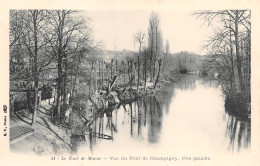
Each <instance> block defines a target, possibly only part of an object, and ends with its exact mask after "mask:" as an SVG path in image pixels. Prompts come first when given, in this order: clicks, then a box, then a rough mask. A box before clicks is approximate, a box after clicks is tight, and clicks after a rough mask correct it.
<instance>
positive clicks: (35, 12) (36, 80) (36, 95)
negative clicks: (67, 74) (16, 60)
mask: <svg viewBox="0 0 260 166" xmlns="http://www.w3.org/2000/svg"><path fill="white" fill-rule="evenodd" d="M37 12H38V11H37V10H34V11H33V25H34V27H33V28H34V29H33V31H34V59H33V75H34V90H35V100H34V112H33V118H32V125H33V126H34V125H35V124H36V118H37V111H38V82H39V81H38V66H37V65H38V63H37V58H38V36H37V32H38V30H37V29H38V28H37Z"/></svg>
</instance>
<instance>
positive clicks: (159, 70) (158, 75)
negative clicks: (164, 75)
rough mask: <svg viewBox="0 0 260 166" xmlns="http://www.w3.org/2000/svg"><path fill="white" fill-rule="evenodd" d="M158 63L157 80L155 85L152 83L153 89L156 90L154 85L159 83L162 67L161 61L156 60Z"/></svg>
mask: <svg viewBox="0 0 260 166" xmlns="http://www.w3.org/2000/svg"><path fill="white" fill-rule="evenodd" d="M158 63H159V69H158V74H157V78H156V80H155V83H154V87H153V88H154V89H155V88H156V85H157V83H158V81H159V77H160V72H161V66H162V60H161V59H160V60H158Z"/></svg>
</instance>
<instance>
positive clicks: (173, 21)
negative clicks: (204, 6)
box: [84, 10, 212, 54]
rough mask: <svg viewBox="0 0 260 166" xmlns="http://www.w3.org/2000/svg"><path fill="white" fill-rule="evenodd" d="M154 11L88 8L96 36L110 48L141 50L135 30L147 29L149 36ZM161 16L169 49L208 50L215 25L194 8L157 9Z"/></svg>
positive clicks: (87, 13) (162, 27) (172, 51)
mask: <svg viewBox="0 0 260 166" xmlns="http://www.w3.org/2000/svg"><path fill="white" fill-rule="evenodd" d="M151 12H152V11H133V10H131V11H130V10H129V11H127V10H113V11H86V12H84V13H85V14H86V15H87V16H88V17H90V18H91V26H92V28H93V32H94V38H95V40H97V41H102V43H103V44H104V46H105V49H108V50H115V48H116V50H122V49H127V50H138V45H136V46H135V45H134V37H133V36H134V34H135V33H136V32H138V31H142V32H145V34H146V38H147V32H148V25H149V16H150V14H151ZM155 12H157V14H158V15H159V18H160V27H161V31H162V34H163V41H164V46H165V43H166V40H169V44H170V52H171V53H176V52H180V51H188V52H193V53H196V54H205V53H206V51H203V50H201V47H202V45H203V43H205V41H206V40H207V38H208V36H210V34H211V33H212V27H208V26H207V24H203V21H202V20H199V19H196V17H195V16H192V11H155Z"/></svg>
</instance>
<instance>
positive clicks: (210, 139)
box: [75, 75, 251, 156]
mask: <svg viewBox="0 0 260 166" xmlns="http://www.w3.org/2000/svg"><path fill="white" fill-rule="evenodd" d="M92 132H93V134H91V135H89V136H87V137H86V141H84V142H83V143H78V144H76V145H75V146H77V147H76V148H75V149H76V152H77V153H88V152H89V151H91V154H113V153H117V154H118V153H119V152H120V153H122V154H127V153H129V154H148V153H158V154H160V153H162V152H163V153H164V155H165V154H167V153H169V154H173V153H178V154H194V153H196V154H199V155H204V156H205V155H206V154H209V153H210V154H211V153H222V154H223V153H228V154H229V153H242V152H247V151H248V150H249V149H250V142H251V124H250V122H249V121H245V120H241V119H239V118H236V117H234V116H232V115H229V114H228V113H227V112H226V111H225V108H224V96H223V94H222V91H221V87H220V86H218V85H217V84H215V83H214V82H211V81H209V80H207V79H206V78H202V77H199V76H194V75H187V76H183V77H182V78H181V80H180V81H178V82H177V83H166V84H165V86H164V87H162V88H161V91H160V92H159V93H158V94H157V95H156V96H146V97H143V98H140V99H139V100H138V101H135V102H133V103H132V104H125V105H120V106H119V108H118V109H115V110H113V111H112V112H109V113H104V114H103V115H101V116H100V117H97V118H96V119H95V121H94V122H93V131H92Z"/></svg>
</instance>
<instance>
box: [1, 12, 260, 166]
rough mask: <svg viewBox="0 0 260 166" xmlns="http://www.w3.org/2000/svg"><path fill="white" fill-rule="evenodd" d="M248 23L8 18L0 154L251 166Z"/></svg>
mask: <svg viewBox="0 0 260 166" xmlns="http://www.w3.org/2000/svg"><path fill="white" fill-rule="evenodd" d="M6 11H7V10H6ZM6 15H7V14H6ZM252 15H253V12H252V10H251V9H250V8H244V9H243V8H235V9H233V8H230V9H210V8H209V9H208V10H207V9H206V10H205V9H196V8H195V9H189V10H157V9H149V10H148V9H146V10H140V9H132V10H112V9H109V10H108V9H105V10H100V9H96V10H87V9H81V8H79V9H67V8H58V9H56V8H55V9H45V8H42V9H40V8H28V9H24V8H10V9H8V16H9V18H8V19H7V22H8V24H9V25H8V32H6V33H8V37H9V38H6V39H5V40H6V43H5V44H6V45H8V46H7V47H8V49H9V50H8V53H9V55H6V56H7V58H8V63H9V64H8V66H7V67H6V71H7V73H8V78H9V79H8V87H6V89H8V92H9V94H8V96H5V98H6V99H8V100H7V101H9V103H5V104H4V105H3V109H4V115H5V113H6V114H8V116H4V122H8V123H9V125H8V126H5V125H4V127H6V128H5V129H3V130H4V137H5V136H8V137H7V138H8V143H7V144H8V148H9V150H8V151H9V152H8V153H10V156H17V158H19V160H21V159H24V160H25V159H30V158H35V161H37V160H38V161H46V164H44V163H41V164H43V165H47V163H50V164H51V165H52V164H54V165H55V163H52V162H60V163H61V164H63V162H64V164H65V165H66V164H68V165H78V164H80V165H89V164H91V165H92V164H93V165H98V164H100V163H102V165H104V164H106V165H110V164H111V165H115V164H113V162H116V161H118V163H116V164H119V162H120V164H119V165H122V164H124V165H139V164H137V163H138V162H140V163H142V164H141V165H219V164H220V165H228V166H230V165H245V164H246V163H249V164H248V165H255V164H256V163H251V164H250V161H248V160H250V156H251V155H252V151H254V150H255V149H258V150H259V147H258V146H259V145H258V144H253V141H251V140H252V139H253V138H254V136H253V134H252V130H251V129H252V125H251V122H252V121H251V119H253V118H256V117H253V115H254V113H253V111H252V114H251V106H252V100H253V99H252V95H251V92H252V89H253V88H252V79H253V77H251V73H252V72H251V71H252V67H251V62H252V59H251V52H252V51H251V50H252V49H251V48H252V47H251V43H252V42H251V29H252V28H251V17H252ZM252 63H253V62H252ZM255 90H256V89H255ZM255 90H254V91H255ZM257 90H259V89H257ZM254 111H256V112H258V111H259V110H254ZM1 116H2V115H1ZM1 118H3V117H1ZM257 118H259V117H257ZM257 122H258V121H257ZM258 127H259V126H258ZM7 128H8V130H7ZM257 129H258V128H257ZM1 130H2V129H1ZM1 144H2V143H1ZM254 145H256V146H255V147H253V146H254ZM1 153H2V152H1ZM1 153H0V154H1ZM74 161H75V164H73V162H74ZM69 162H70V163H69ZM95 162H96V163H95ZM242 162H243V163H242ZM29 163H30V162H29ZM29 163H28V164H27V165H31V164H29ZM76 163H77V164H76ZM24 164H26V163H24ZM64 164H63V165H64ZM34 165H35V163H34ZM48 165H49V164H48ZM256 165H257V164H256Z"/></svg>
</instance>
